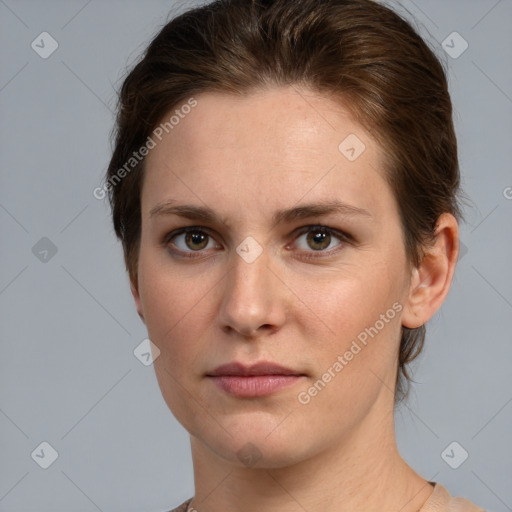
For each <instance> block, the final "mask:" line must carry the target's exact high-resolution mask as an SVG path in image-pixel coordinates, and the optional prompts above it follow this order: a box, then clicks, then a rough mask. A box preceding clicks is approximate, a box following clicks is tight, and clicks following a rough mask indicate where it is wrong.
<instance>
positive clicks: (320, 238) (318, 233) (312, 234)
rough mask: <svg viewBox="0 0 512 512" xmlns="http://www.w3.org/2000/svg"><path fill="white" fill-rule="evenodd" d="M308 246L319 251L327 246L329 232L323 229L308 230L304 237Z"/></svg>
mask: <svg viewBox="0 0 512 512" xmlns="http://www.w3.org/2000/svg"><path fill="white" fill-rule="evenodd" d="M306 239H307V243H308V245H309V247H310V248H311V249H313V250H315V251H321V250H322V249H326V248H327V247H329V244H330V243H331V234H330V233H329V232H325V231H324V230H320V229H316V230H311V231H309V232H308V235H307V237H306Z"/></svg>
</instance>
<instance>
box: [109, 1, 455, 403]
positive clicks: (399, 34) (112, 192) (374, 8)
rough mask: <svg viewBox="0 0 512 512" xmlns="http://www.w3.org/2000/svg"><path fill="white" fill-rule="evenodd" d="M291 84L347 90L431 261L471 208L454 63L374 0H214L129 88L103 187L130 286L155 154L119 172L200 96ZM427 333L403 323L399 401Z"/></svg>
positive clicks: (138, 71) (143, 65) (412, 252)
mask: <svg viewBox="0 0 512 512" xmlns="http://www.w3.org/2000/svg"><path fill="white" fill-rule="evenodd" d="M287 85H297V86H302V87H307V88H309V89H310V90H313V91H315V92H318V93H321V94H326V95H328V96H329V97H331V98H334V99H339V100H340V102H343V105H344V106H345V107H346V108H348V109H349V110H350V112H351V113H352V114H353V116H354V117H355V119H356V120H357V121H358V122H359V123H360V124H361V125H362V126H363V127H364V128H365V129H367V130H368V131H369V132H370V133H371V135H372V136H373V137H374V138H375V140H376V141H377V142H378V143H379V146H380V148H381V150H382V154H383V155H384V168H383V169H382V173H383V175H384V176H385V178H386V180H387V181H388V183H389V185H390V187H391V189H392V191H393V194H394V197H395V198H396V201H397V204H398V207H399V212H400V218H401V223H402V232H403V240H404V245H405V250H406V254H407V256H408V261H409V262H410V264H411V266H416V265H418V264H419V262H420V261H421V257H422V248H424V247H425V246H427V245H428V244H429V243H431V241H432V240H433V237H434V235H435V228H436V223H437V220H438V218H439V216H440V215H441V214H442V213H445V212H448V213H452V214H453V215H455V217H456V218H458V219H460V218H461V217H462V215H461V208H460V206H459V199H458V190H459V181H460V178H459V167H458V156H457V141H456V136H455V131H454V126H453V120H452V104H451V99H450V95H449V92H448V85H447V78H446V74H445V70H444V68H443V65H442V63H441V61H440V60H439V58H438V57H437V56H436V55H435V53H434V51H433V50H432V49H431V48H430V47H429V45H428V44H427V43H426V42H425V41H424V40H423V39H422V38H421V36H420V35H419V34H418V33H417V31H416V30H415V29H414V28H413V27H412V25H411V24H410V23H409V22H408V21H406V20H405V19H404V18H402V17H401V16H400V15H399V14H398V13H397V12H395V11H394V10H392V9H391V8H389V7H386V6H385V5H382V4H380V3H378V2H375V1H372V0H216V1H213V2H210V3H208V4H206V5H203V6H200V7H196V8H193V9H190V10H188V11H186V12H185V13H183V14H181V15H179V16H177V17H175V18H174V19H172V20H171V21H170V22H168V23H167V24H166V25H165V26H164V27H163V28H162V29H161V30H160V32H159V33H158V34H157V35H156V37H154V39H153V40H152V41H151V43H150V44H149V46H148V47H147V49H146V50H145V52H144V54H143V55H142V57H141V58H140V60H139V61H138V63H137V64H136V65H135V66H134V67H133V68H132V69H131V71H130V72H129V74H128V75H127V76H126V78H125V79H124V81H123V83H122V86H121V89H120V93H119V104H118V111H117V120H116V125H115V127H114V131H113V135H114V137H113V143H114V148H113V154H112V158H111V161H110V164H109V166H108V170H107V174H106V183H107V187H106V189H105V190H107V191H108V196H109V200H110V204H111V208H112V217H113V224H114V229H115V232H116V235H117V236H118V238H119V239H120V240H121V242H122V246H123V251H124V257H125V263H126V267H127V270H128V273H129V277H130V279H131V281H132V283H134V284H135V285H136V283H137V261H138V252H139V244H140V236H141V210H140V197H141V190H142V183H143V179H144V162H145V159H144V158H142V159H140V161H138V162H137V163H136V165H134V166H133V168H132V169H130V171H129V172H125V173H123V179H122V180H119V179H117V180H114V178H116V177H117V178H119V172H118V171H119V169H121V168H122V167H123V166H126V162H127V161H128V160H129V159H130V158H131V157H132V155H133V153H134V152H136V151H138V150H139V148H141V147H142V146H144V144H145V143H146V141H147V139H148V137H149V136H150V135H151V133H152V131H153V130H154V129H155V127H157V126H158V125H159V123H160V122H161V120H162V118H163V117H164V116H165V115H166V114H167V113H169V112H170V111H172V109H174V108H175V107H177V106H179V105H180V104H182V103H186V102H187V101H189V100H190V98H191V97H197V95H198V94H200V93H201V92H205V91H218V92H225V93H231V94H235V95H240V94H247V93H248V92H251V91H252V90H258V89H264V88H271V87H279V86H287ZM125 168H126V167H125ZM424 340H425V326H421V327H418V328H416V329H408V328H406V327H402V334H401V343H400V349H399V354H398V372H397V381H396V383H397V386H396V393H395V397H396V400H397V402H398V401H399V400H401V399H402V398H404V397H405V396H406V394H407V391H408V384H409V380H410V375H409V373H408V371H407V366H408V363H410V362H411V361H412V360H413V359H415V358H416V357H417V355H418V354H419V353H420V351H421V350H422V348H423V345H424Z"/></svg>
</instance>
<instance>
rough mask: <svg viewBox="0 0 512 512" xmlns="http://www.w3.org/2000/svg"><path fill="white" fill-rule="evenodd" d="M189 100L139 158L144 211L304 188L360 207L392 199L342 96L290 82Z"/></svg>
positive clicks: (278, 201)
mask: <svg viewBox="0 0 512 512" xmlns="http://www.w3.org/2000/svg"><path fill="white" fill-rule="evenodd" d="M194 99H195V100H196V102H197V105H196V106H195V107H194V108H192V109H190V110H189V109H186V111H187V112H188V113H186V114H184V113H182V114H181V116H180V119H179V122H178V123H177V124H175V125H173V126H172V129H168V133H166V132H165V131H164V133H163V134H162V136H161V139H162V140H161V141H158V140H157V141H156V142H157V144H156V146H155V147H154V148H153V149H152V150H151V151H150V153H149V154H148V156H147V158H146V175H145V179H144V187H143V194H142V208H143V214H144V212H147V211H149V209H151V208H152V207H154V205H155V204H157V203H158V202H163V201H165V200H166V199H168V198H169V197H172V198H174V199H176V198H183V199H184V200H185V198H186V201H187V202H190V201H191V200H194V201H195V202H198V201H199V202H202V203H204V204H208V205H212V203H214V205H215V206H219V207H223V208H226V209H227V208H228V206H230V205H231V206H233V208H234V211H236V209H238V211H240V210H241V209H243V208H257V209H259V210H261V208H262V204H264V205H267V206H269V207H271V208H276V209H277V208H280V207H286V206H289V205H290V203H297V202H298V201H300V200H301V198H302V197H304V198H305V199H306V195H307V200H308V202H310V201H314V200H318V199H326V196H325V194H329V199H339V200H343V201H345V202H348V203H352V204H354V205H355V206H359V207H361V208H366V209H368V208H369V207H376V206H378V205H379V204H381V205H382V206H385V202H386V201H388V202H389V201H390V200H392V197H391V194H390V190H389V187H388V185H387V183H386V182H385V180H384V178H383V172H382V165H381V160H382V158H381V154H380V148H379V146H378V144H377V143H376V142H375V141H374V140H372V138H371V137H370V135H369V134H368V132H367V131H365V130H364V129H363V128H362V127H361V126H360V125H359V124H358V123H357V122H356V121H355V120H354V119H353V118H352V116H351V115H350V113H349V111H348V109H346V108H344V106H343V104H342V103H341V102H340V101H335V100H333V99H330V98H327V97H325V96H321V95H320V94H318V93H315V92H313V91H311V90H305V89H299V88H297V87H288V88H276V89H271V90H261V91H256V92H252V93H250V94H247V95H244V96H236V95H232V94H224V93H217V92H207V93H201V94H199V95H197V96H195V98H194ZM176 108H177V109H178V110H179V108H180V107H179V106H178V107H176ZM175 111H176V109H174V110H173V112H175ZM184 111H185V110H184ZM170 115H172V113H170V114H169V115H166V116H164V118H163V121H164V122H165V121H166V120H167V119H168V118H169V117H170ZM175 121H176V119H175ZM226 213H228V212H226Z"/></svg>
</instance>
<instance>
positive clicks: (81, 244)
mask: <svg viewBox="0 0 512 512" xmlns="http://www.w3.org/2000/svg"><path fill="white" fill-rule="evenodd" d="M190 5H192V2H190V1H189V2H169V1H163V0H151V1H145V2H142V1H133V0H132V1H119V0H109V1H99V0H92V1H86V0H81V1H50V0H47V1H34V0H32V1H28V0H16V1H14V0H0V48H1V52H0V73H1V74H0V155H1V156H0V167H1V187H0V227H1V232H2V244H1V246H0V258H1V266H0V321H1V354H0V511H2V512H4V511H9V512H18V511H38V512H46V511H48V512H49V511H67V512H69V511H97V510H100V511H105V512H107V511H121V510H124V511H139V512H140V511H147V512H151V511H155V512H158V511H163V510H168V509H170V508H172V507H173V506H176V505H177V504H179V503H181V502H182V501H184V500H185V499H186V498H188V497H190V496H192V495H193V492H194V488H193V477H192V464H191V458H190V449H189V441H188V434H187V433H186V431H185V430H184V429H183V428H182V427H181V426H180V425H179V424H178V423H177V421H176V420H175V419H174V417H173V416H172V414H171V413H170V411H169V410H168V409H167V406H166V405H165V402H164V401H163V398H162V397H161V394H160V390H159V388H158V384H157V382H156V377H155V375H154V370H153V368H152V366H148V367H146V366H144V365H143V364H141V362H140V361H139V360H138V359H136V357H134V354H133V350H134V349H135V347H137V345H139V343H140V342H141V341H142V340H143V339H144V338H145V337H146V332H145V329H144V325H143V324H142V323H141V322H140V320H139V318H138V316H137V314H136V312H135V308H134V306H133V304H132V299H131V295H130V292H129V287H128V281H127V278H126V276H125V273H124V267H123V263H122V254H121V250H120V247H119V245H118V244H117V242H116V241H115V238H114V236H113V231H112V229H111V227H110V219H109V211H108V208H107V205H106V203H105V202H104V201H99V200H97V199H95V198H94V197H93V190H94V189H95V188H96V187H97V186H99V185H100V184H101V178H102V175H103V173H104V171H105V168H106V165H107V163H108V160H109V152H110V143H109V133H110V130H111V127H112V123H113V114H112V112H113V110H114V107H115V102H116V97H115V90H116V88H117V87H118V86H119V85H120V80H121V78H122V76H123V75H124V71H125V69H126V66H130V65H131V64H132V63H133V62H134V59H136V58H137V56H138V55H139V54H140V52H141V51H142V50H143V48H144V47H145V45H146V44H147V42H148V41H149V39H150V38H151V36H152V35H154V34H155V33H156V32H157V31H158V30H159V28H160V27H161V26H162V25H163V24H164V23H165V21H166V19H167V15H168V13H169V12H170V11H172V12H173V13H176V12H179V11H181V10H183V9H184V8H186V7H187V6H190ZM392 5H394V6H395V7H396V8H397V10H399V11H401V10H402V8H401V6H400V5H399V4H396V3H394V4H392ZM403 7H405V8H406V9H407V11H409V13H405V14H406V16H408V17H410V16H413V17H414V19H415V21H414V23H415V25H416V26H417V27H418V29H419V30H420V32H421V33H422V34H423V35H424V36H425V37H427V38H428V39H429V41H430V42H431V44H432V46H435V47H436V52H437V53H438V55H440V56H441V58H442V60H443V61H444V62H446V65H447V66H448V68H449V79H450V87H451V92H452V98H453V102H454V107H455V122H456V129H457V134H458V139H459V144H460V163H461V171H462V174H463V184H464V188H465V191H466V193H467V195H468V196H469V197H470V199H471V201H472V207H471V209H468V210H467V223H466V224H464V225H463V226H462V240H463V244H464V246H465V248H466V249H467V252H466V253H465V254H463V255H462V257H461V259H460V262H459V266H458V269H457V272H456V277H455V281H454V284H453V288H452V290H451V292H450V295H449V298H448V299H447V301H446V303H445V305H444V306H443V308H442V311H441V312H439V313H438V314H437V315H436V316H435V317H434V319H433V320H432V321H431V322H430V324H429V336H428V343H427V345H426V349H425V353H424V356H423V357H422V358H421V361H420V364H419V366H418V369H417V371H416V374H415V380H416V381H417V384H416V385H414V387H413V390H412V393H411V396H410V399H409V401H408V402H407V403H406V404H405V405H402V406H401V407H400V408H399V409H398V410H397V414H396V418H397V435H398V441H399V445H400V448H401V450H402V453H403V455H404V457H405V458H406V460H407V461H408V462H409V463H410V464H411V465H412V466H413V467H415V468H416V469H417V470H418V471H419V472H420V473H421V474H422V475H423V476H425V477H426V478H429V479H430V480H435V481H439V482H441V483H443V484H444V485H445V486H446V487H447V488H448V490H449V491H450V492H451V493H452V494H455V495H462V496H465V497H467V498H469V499H471V500H473V501H475V502H476V503H478V504H479V505H481V506H482V507H484V508H486V509H487V510H489V511H495V512H504V511H507V510H509V511H510V510H512V485H511V482H512V441H511V431H512V429H511V426H512V385H511V384H512V371H511V369H512V344H511V341H512V340H511V338H512V335H511V326H510V319H511V318H512V271H511V265H510V262H511V261H512V258H511V255H512V236H511V226H512V223H511V219H512V215H511V213H512V199H511V198H512V188H510V187H512V173H511V167H512V166H511V162H512V115H511V114H512V69H511V62H512V30H511V27H512V1H511V0H501V1H496V0H478V1H476V0H472V1H468V0H464V1H463V0H458V1H455V0H452V1H441V0H436V1H426V0H415V1H414V2H412V1H410V0H409V1H404V2H403ZM43 31H47V32H49V33H50V34H51V36H52V37H53V38H54V39H55V40H56V41H57V42H58V45H59V46H58V49H57V50H56V51H55V52H54V53H53V54H52V55H51V56H50V57H48V58H47V59H43V58H41V57H40V56H39V55H38V53H36V52H35V51H34V50H33V49H32V48H31V43H32V41H33V40H36V38H37V37H38V36H39V34H40V33H41V32H43ZM453 31H457V32H458V33H459V34H461V36H462V37H463V38H464V39H465V40H466V41H467V42H468V44H469V47H468V48H467V50H466V51H465V52H464V53H462V54H461V55H460V56H458V57H457V58H453V57H450V56H449V55H448V54H447V53H446V52H445V50H444V49H443V45H442V42H443V41H444V40H445V39H446V38H447V36H448V35H449V34H451V33H452V32H453ZM39 41H40V39H39ZM36 42H37V40H36ZM445 45H450V46H452V47H453V48H452V49H451V51H452V53H453V52H454V51H458V50H460V49H461V48H462V46H461V40H457V39H454V40H453V42H451V40H450V39H448V40H447V43H445ZM45 47H46V49H48V48H49V46H48V44H45ZM43 237H46V238H48V239H49V240H51V243H52V244H53V245H54V246H55V247H56V248H57V252H56V254H54V255H52V251H51V248H52V246H51V245H50V244H49V242H48V241H45V240H43V241H42V242H39V241H40V239H41V238H43ZM38 242H39V245H36V244H37V243H38ZM34 246H36V248H35V249H33V247H34ZM44 250H48V251H49V252H48V253H44ZM34 252H35V253H36V254H34ZM43 441H46V442H48V443H49V444H50V445H51V446H53V447H54V449H55V450H57V452H58V454H59V456H58V458H57V459H56V460H55V462H54V463H53V464H52V465H51V466H50V467H49V468H48V469H42V468H41V467H39V465H38V464H36V462H35V461H34V460H33V458H32V457H31V453H32V452H33V451H34V450H35V449H36V448H37V447H38V446H39V445H40V443H41V442H43ZM452 441H457V442H458V443H459V444H460V445H461V446H462V447H463V448H464V449H465V450H466V451H467V452H468V453H469V457H468V459H467V460H466V461H465V462H464V463H463V464H462V465H460V467H458V468H457V469H452V468H451V467H450V466H449V465H448V464H447V463H446V462H445V460H443V458H442V457H441V453H442V452H443V451H444V450H445V448H446V447H447V446H448V445H449V444H450V443H451V442H452ZM48 453H49V452H48V451H46V453H45V457H47V456H48ZM461 453H462V452H461V449H460V448H458V447H457V448H456V449H455V450H454V452H453V454H454V456H453V457H452V460H457V458H460V456H461ZM40 459H41V458H40Z"/></svg>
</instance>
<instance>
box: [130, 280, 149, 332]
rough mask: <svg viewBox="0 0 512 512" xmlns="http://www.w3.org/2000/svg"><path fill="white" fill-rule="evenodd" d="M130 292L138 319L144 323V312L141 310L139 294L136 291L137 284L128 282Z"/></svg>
mask: <svg viewBox="0 0 512 512" xmlns="http://www.w3.org/2000/svg"><path fill="white" fill-rule="evenodd" d="M130 290H131V292H132V296H133V300H134V301H135V307H136V308H137V313H138V314H139V316H140V319H141V320H142V321H143V322H144V323H146V322H145V320H144V311H143V309H142V303H141V300H140V293H139V290H138V284H134V282H133V281H132V280H130Z"/></svg>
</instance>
